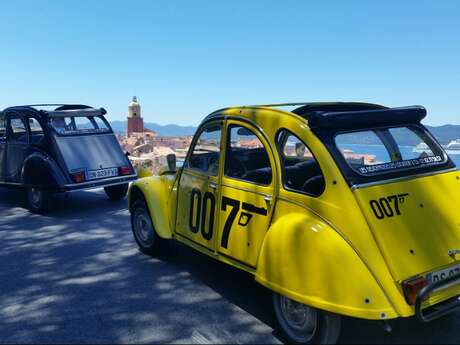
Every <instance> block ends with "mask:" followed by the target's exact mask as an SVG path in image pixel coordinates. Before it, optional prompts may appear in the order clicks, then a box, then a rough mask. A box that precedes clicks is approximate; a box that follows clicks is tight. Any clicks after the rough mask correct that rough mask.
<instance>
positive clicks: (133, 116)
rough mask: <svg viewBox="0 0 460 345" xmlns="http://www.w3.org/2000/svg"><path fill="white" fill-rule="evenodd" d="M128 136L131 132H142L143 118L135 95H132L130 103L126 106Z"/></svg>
mask: <svg viewBox="0 0 460 345" xmlns="http://www.w3.org/2000/svg"><path fill="white" fill-rule="evenodd" d="M127 129H128V131H127V132H128V133H127V134H128V137H129V136H130V135H131V134H132V133H142V132H144V120H143V119H142V117H141V105H140V104H139V102H138V101H137V97H136V96H134V97H133V100H132V102H131V103H129V106H128V126H127Z"/></svg>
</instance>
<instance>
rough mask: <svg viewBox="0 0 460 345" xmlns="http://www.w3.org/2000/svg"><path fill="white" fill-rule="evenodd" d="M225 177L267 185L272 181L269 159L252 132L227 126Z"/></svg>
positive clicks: (239, 127)
mask: <svg viewBox="0 0 460 345" xmlns="http://www.w3.org/2000/svg"><path fill="white" fill-rule="evenodd" d="M227 137H228V139H227V154H226V159H225V176H227V177H231V178H235V179H238V180H243V181H247V182H252V183H257V184H261V185H269V184H270V183H271V181H272V168H271V166H270V159H269V156H268V153H267V150H266V149H265V147H264V145H263V144H262V142H261V141H260V139H259V138H258V137H257V135H255V133H254V132H252V131H251V130H249V129H248V128H246V127H242V126H229V128H228V135H227Z"/></svg>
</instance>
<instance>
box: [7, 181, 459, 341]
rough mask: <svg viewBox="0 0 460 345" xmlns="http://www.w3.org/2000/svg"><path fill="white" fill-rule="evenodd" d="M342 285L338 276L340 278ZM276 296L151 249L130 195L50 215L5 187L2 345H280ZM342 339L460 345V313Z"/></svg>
mask: <svg viewBox="0 0 460 345" xmlns="http://www.w3.org/2000/svg"><path fill="white" fill-rule="evenodd" d="M331 283H332V282H331ZM274 327H275V321H274V316H273V313H272V310H271V294H270V292H269V291H268V290H266V289H264V288H263V287H261V286H259V285H258V284H257V283H255V282H254V280H253V278H251V276H250V275H248V274H246V273H243V272H240V271H238V270H236V269H233V268H231V267H229V266H227V265H224V264H221V263H219V262H216V261H213V260H212V259H210V258H208V257H206V256H204V255H202V254H199V253H196V252H194V251H193V250H191V249H189V248H187V247H185V246H184V245H181V244H176V245H175V246H174V249H173V253H172V254H171V255H170V256H169V257H168V258H166V259H162V260H159V259H154V258H151V257H148V256H145V255H143V254H141V253H140V252H139V251H138V249H137V246H136V244H135V242H134V239H133V238H132V233H131V227H130V222H129V212H128V210H127V205H126V200H124V201H120V202H110V201H109V200H108V199H107V198H106V196H105V194H104V193H103V191H101V190H96V191H90V192H78V193H74V194H71V195H70V196H69V197H68V198H66V197H64V196H59V197H58V198H57V202H56V208H55V210H54V212H52V213H51V214H50V215H48V216H40V215H34V214H31V213H29V212H28V211H27V210H26V209H25V208H24V201H23V195H22V193H21V192H19V191H17V190H9V189H0V343H47V344H51V343H195V344H207V343H242V344H246V343H280V342H282V339H281V337H280V335H279V333H278V332H277V331H276V330H274ZM340 342H341V343H376V344H387V343H388V344H390V343H425V344H428V343H430V344H432V343H456V344H458V343H460V313H456V314H452V315H449V316H447V317H445V318H443V319H441V320H437V321H435V322H433V323H430V324H420V323H418V322H417V321H416V320H415V319H406V320H398V321H396V322H394V323H393V332H392V333H386V332H385V331H384V330H383V328H382V327H381V326H380V324H379V323H376V322H370V321H362V320H356V319H351V318H345V319H344V321H343V324H342V337H341V339H340Z"/></svg>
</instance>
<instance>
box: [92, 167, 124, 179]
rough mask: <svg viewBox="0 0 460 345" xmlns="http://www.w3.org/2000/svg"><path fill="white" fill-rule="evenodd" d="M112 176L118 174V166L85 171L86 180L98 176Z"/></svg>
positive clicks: (97, 177)
mask: <svg viewBox="0 0 460 345" xmlns="http://www.w3.org/2000/svg"><path fill="white" fill-rule="evenodd" d="M113 176H118V168H110V169H99V170H88V171H87V172H86V179H87V180H95V179H99V178H107V177H113Z"/></svg>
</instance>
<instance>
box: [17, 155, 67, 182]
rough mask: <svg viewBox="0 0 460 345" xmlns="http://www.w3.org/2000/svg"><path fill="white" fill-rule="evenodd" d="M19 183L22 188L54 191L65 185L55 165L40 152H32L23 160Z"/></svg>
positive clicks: (64, 180)
mask: <svg viewBox="0 0 460 345" xmlns="http://www.w3.org/2000/svg"><path fill="white" fill-rule="evenodd" d="M21 181H22V183H23V184H24V186H34V187H40V188H44V189H54V190H56V189H59V188H60V187H61V186H63V185H65V184H66V183H67V181H66V178H65V176H64V174H63V173H62V171H61V169H60V168H59V166H58V165H57V163H56V162H55V161H54V160H53V159H52V158H51V157H50V156H48V155H46V154H44V153H41V152H34V153H32V154H31V155H29V156H28V157H27V158H26V159H25V160H24V164H23V167H22V172H21Z"/></svg>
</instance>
